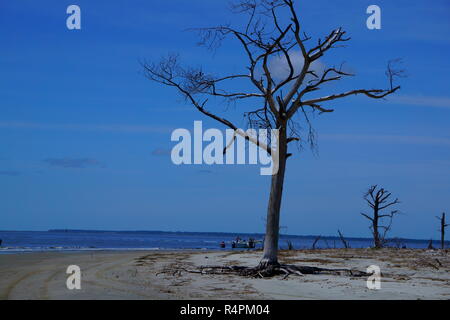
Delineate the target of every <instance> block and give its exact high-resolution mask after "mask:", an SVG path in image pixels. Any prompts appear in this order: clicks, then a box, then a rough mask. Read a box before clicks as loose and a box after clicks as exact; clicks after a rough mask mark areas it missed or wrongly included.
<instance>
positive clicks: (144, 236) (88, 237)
mask: <svg viewBox="0 0 450 320" xmlns="http://www.w3.org/2000/svg"><path fill="white" fill-rule="evenodd" d="M237 236H239V237H240V238H241V239H248V238H254V239H256V240H263V237H264V235H262V234H243V233H217V232H162V231H82V230H50V231H0V239H1V240H2V245H1V247H0V254H2V253H3V254H5V253H19V252H36V251H86V250H92V251H93V250H186V249H192V250H211V249H213V250H224V249H220V248H219V244H220V242H221V241H224V242H225V243H226V248H225V250H231V242H232V241H233V240H234V239H235V238H236V237H237ZM315 238H316V237H315V236H294V235H281V236H280V242H279V244H280V248H281V249H286V248H287V247H288V242H291V243H292V246H293V247H294V248H295V249H305V248H311V246H312V243H313V242H314V239H315ZM346 240H347V241H348V242H349V244H350V246H351V247H352V248H367V247H370V246H371V245H372V241H371V239H368V238H347V239H346ZM437 244H438V243H437V242H434V245H435V246H436V245H437ZM389 245H390V246H393V247H403V246H406V247H407V248H426V247H427V246H428V240H414V239H395V240H392V241H391V242H390V243H389ZM261 246H262V245H261V244H257V246H256V248H261ZM342 246H343V245H342V242H341V241H340V240H339V238H337V237H322V238H321V239H320V240H319V241H318V242H317V244H316V248H342ZM233 250H240V249H233ZM244 250H245V249H244Z"/></svg>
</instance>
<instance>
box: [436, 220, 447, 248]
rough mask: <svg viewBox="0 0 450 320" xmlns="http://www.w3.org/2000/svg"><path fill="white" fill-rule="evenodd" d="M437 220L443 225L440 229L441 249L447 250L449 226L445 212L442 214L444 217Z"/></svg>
mask: <svg viewBox="0 0 450 320" xmlns="http://www.w3.org/2000/svg"><path fill="white" fill-rule="evenodd" d="M436 218H437V219H439V221H440V223H441V227H440V228H439V232H440V233H441V249H445V228H447V227H448V224H446V223H445V212H443V213H442V216H440V217H436Z"/></svg>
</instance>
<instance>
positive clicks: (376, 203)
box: [361, 185, 400, 248]
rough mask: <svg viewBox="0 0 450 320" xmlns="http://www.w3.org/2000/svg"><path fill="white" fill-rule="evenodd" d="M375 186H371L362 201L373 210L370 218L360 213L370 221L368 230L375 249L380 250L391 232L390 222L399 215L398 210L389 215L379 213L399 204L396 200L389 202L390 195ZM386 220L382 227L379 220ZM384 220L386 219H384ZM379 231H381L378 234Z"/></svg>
mask: <svg viewBox="0 0 450 320" xmlns="http://www.w3.org/2000/svg"><path fill="white" fill-rule="evenodd" d="M377 189H378V186H377V185H373V186H371V187H370V188H369V190H368V191H367V192H366V193H365V194H364V200H365V201H366V202H367V204H368V205H369V207H370V208H371V209H372V210H373V211H372V216H369V215H368V214H365V213H361V215H363V216H364V217H366V218H367V219H369V220H370V222H371V225H370V230H371V231H372V234H373V242H374V247H375V248H382V247H383V246H384V245H385V244H386V241H387V238H386V235H387V233H388V232H389V231H390V230H391V226H392V220H393V218H394V216H395V215H396V214H398V213H399V211H398V210H393V211H391V212H390V213H382V212H381V211H383V210H385V209H387V208H389V207H391V206H393V205H396V204H399V203H400V201H399V200H398V198H395V200H391V199H390V197H391V196H392V194H391V193H390V192H389V191H387V190H385V189H384V188H379V189H378V190H377ZM384 218H387V224H385V225H382V224H381V220H382V219H384ZM384 220H386V219H384ZM380 229H381V230H382V231H381V232H380Z"/></svg>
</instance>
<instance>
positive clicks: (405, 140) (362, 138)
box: [319, 134, 450, 147]
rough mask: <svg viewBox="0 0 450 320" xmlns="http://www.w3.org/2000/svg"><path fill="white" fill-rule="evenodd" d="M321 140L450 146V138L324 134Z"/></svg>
mask: <svg viewBox="0 0 450 320" xmlns="http://www.w3.org/2000/svg"><path fill="white" fill-rule="evenodd" d="M319 138H320V139H323V140H329V141H350V142H376V143H393V144H413V145H438V146H447V147H448V146H450V138H445V137H429V136H400V135H367V134H322V135H320V136H319Z"/></svg>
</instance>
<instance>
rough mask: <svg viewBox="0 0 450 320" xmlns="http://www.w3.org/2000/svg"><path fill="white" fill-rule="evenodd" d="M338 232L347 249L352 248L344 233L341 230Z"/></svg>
mask: <svg viewBox="0 0 450 320" xmlns="http://www.w3.org/2000/svg"><path fill="white" fill-rule="evenodd" d="M338 233H339V238H340V239H341V241H342V244H343V245H344V248H345V249H348V248H350V245H349V244H348V242H347V240H345V238H344V235H343V234H342V233H341V231H340V230H338Z"/></svg>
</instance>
